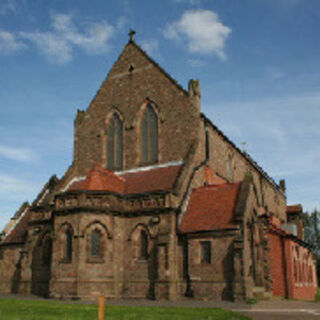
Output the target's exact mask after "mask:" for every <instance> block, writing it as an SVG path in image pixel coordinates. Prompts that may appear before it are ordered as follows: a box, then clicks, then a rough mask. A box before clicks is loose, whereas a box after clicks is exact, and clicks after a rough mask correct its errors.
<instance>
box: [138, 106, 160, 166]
mask: <svg viewBox="0 0 320 320" xmlns="http://www.w3.org/2000/svg"><path fill="white" fill-rule="evenodd" d="M141 159H142V163H144V164H147V163H155V162H157V161H158V116H157V114H156V112H155V111H154V108H153V107H152V105H151V104H148V105H147V107H146V109H145V111H144V114H143V117H142V123H141Z"/></svg>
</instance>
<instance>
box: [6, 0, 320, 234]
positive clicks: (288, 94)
mask: <svg viewBox="0 0 320 320" xmlns="http://www.w3.org/2000/svg"><path fill="white" fill-rule="evenodd" d="M319 16H320V2H319V1H318V0H224V1H222V0H163V1H154V0H149V1H145V0H134V1H128V0H117V1H112V0H110V1H105V0H101V1H100V0H94V1H82V0H51V1H43V0H0V137H1V138H0V229H2V227H3V226H4V225H5V223H6V222H7V221H8V220H9V218H10V217H11V216H12V215H13V214H14V212H15V211H16V210H17V209H18V207H19V205H20V204H21V203H22V202H23V201H25V200H28V201H30V202H31V201H33V199H34V198H35V196H36V195H37V194H38V192H39V191H40V189H41V187H42V186H43V184H44V183H45V182H46V181H47V180H48V178H49V177H50V176H51V175H52V174H54V173H55V174H57V175H58V176H59V177H61V176H62V175H63V174H64V172H65V170H66V169H67V167H68V166H69V165H70V164H71V162H72V152H73V150H72V148H73V121H74V117H75V114H76V110H77V109H86V108H87V106H88V104H89V102H90V100H91V99H92V98H93V96H94V95H95V93H96V91H97V90H98V88H99V86H100V84H101V82H102V81H103V79H104V78H105V77H106V75H107V73H108V71H109V69H110V68H111V66H112V64H113V63H114V62H115V60H116V59H117V57H118V56H119V54H120V52H121V51H122V49H123V47H124V45H125V44H126V42H127V41H128V35H127V34H128V30H129V29H130V28H134V29H135V30H136V31H137V34H136V37H135V39H136V42H137V43H138V44H139V45H141V46H142V47H143V48H144V49H145V50H146V51H147V52H148V53H149V54H150V55H151V56H152V57H153V58H154V60H156V61H157V62H158V63H159V64H160V65H161V66H162V67H164V69H165V70H167V72H168V73H169V74H170V75H172V76H173V78H175V79H176V80H178V82H179V83H180V84H181V85H182V86H184V87H185V88H186V87H187V83H188V80H189V79H190V78H195V79H200V84H201V91H202V111H203V112H204V113H205V114H206V115H207V116H208V117H209V118H210V119H211V120H212V121H213V122H214V123H215V124H216V125H217V126H218V127H219V128H220V129H221V130H222V131H224V132H225V134H227V135H228V136H229V137H230V138H231V140H233V141H234V142H235V143H236V144H237V145H238V146H239V147H241V143H242V142H244V141H245V142H246V143H247V151H248V152H249V154H250V155H251V156H252V157H253V158H254V159H255V160H257V162H258V163H259V164H260V165H261V166H262V167H263V168H264V170H266V171H267V172H268V173H269V174H270V175H271V176H272V177H273V178H274V179H275V180H276V181H278V180H279V179H286V182H287V197H288V203H302V204H303V206H304V208H305V209H307V210H313V209H314V208H315V207H318V208H320V198H319V192H318V191H319V185H320V166H319V163H320V143H319V141H320V126H319V123H320V68H319V67H320V59H319V56H320V41H319V30H320V17H319Z"/></svg>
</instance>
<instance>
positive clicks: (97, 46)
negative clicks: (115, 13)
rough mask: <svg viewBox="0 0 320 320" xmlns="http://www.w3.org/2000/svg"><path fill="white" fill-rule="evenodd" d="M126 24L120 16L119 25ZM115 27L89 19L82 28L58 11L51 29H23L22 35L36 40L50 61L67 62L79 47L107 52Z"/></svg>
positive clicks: (93, 52)
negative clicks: (43, 30) (41, 30)
mask: <svg viewBox="0 0 320 320" xmlns="http://www.w3.org/2000/svg"><path fill="white" fill-rule="evenodd" d="M124 24H125V21H124V19H123V18H120V19H119V20H118V23H117V26H116V27H117V28H122V27H123V26H124ZM115 30H116V28H115V27H113V26H112V25H110V24H109V23H108V22H107V21H100V22H94V23H87V24H85V25H84V28H83V29H82V30H79V29H78V28H77V26H76V25H75V24H74V23H73V21H72V18H71V16H69V15H66V14H55V15H53V16H52V31H47V32H20V36H21V37H22V38H25V39H27V40H29V41H31V42H33V43H34V44H35V45H36V46H37V47H38V49H39V50H40V52H41V53H42V54H44V55H45V56H46V57H47V59H48V60H49V61H50V62H55V63H57V64H64V63H67V62H69V61H70V60H71V59H72V53H73V50H74V48H76V47H78V48H81V49H83V50H85V51H86V52H87V53H88V54H103V53H106V52H107V51H108V50H109V47H110V46H109V40H110V38H111V37H112V36H113V35H114V33H115Z"/></svg>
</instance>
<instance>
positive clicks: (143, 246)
mask: <svg viewBox="0 0 320 320" xmlns="http://www.w3.org/2000/svg"><path fill="white" fill-rule="evenodd" d="M140 258H141V259H148V235H147V233H146V232H145V231H144V230H141V234H140Z"/></svg>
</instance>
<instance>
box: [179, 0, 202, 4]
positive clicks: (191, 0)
mask: <svg viewBox="0 0 320 320" xmlns="http://www.w3.org/2000/svg"><path fill="white" fill-rule="evenodd" d="M173 2H174V3H188V4H191V5H194V4H200V2H201V0H173Z"/></svg>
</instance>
